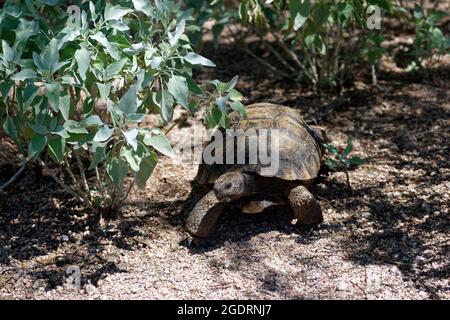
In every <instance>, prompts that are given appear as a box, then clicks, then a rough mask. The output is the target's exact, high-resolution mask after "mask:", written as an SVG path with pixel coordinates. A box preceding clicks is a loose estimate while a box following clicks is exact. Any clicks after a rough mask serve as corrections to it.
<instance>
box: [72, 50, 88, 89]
mask: <svg viewBox="0 0 450 320" xmlns="http://www.w3.org/2000/svg"><path fill="white" fill-rule="evenodd" d="M75 60H76V61H77V65H78V73H79V75H80V77H81V79H82V80H83V81H84V80H86V72H87V71H88V70H89V65H90V63H91V52H90V51H89V50H88V49H87V48H86V47H84V46H83V47H81V48H80V49H78V50H77V51H75Z"/></svg>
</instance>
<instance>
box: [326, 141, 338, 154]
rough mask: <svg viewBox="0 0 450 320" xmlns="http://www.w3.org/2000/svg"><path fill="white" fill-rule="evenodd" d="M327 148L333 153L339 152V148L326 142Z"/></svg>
mask: <svg viewBox="0 0 450 320" xmlns="http://www.w3.org/2000/svg"><path fill="white" fill-rule="evenodd" d="M324 147H325V149H327V151H328V152H330V153H332V154H338V151H337V148H336V147H335V146H333V145H332V144H328V143H326V144H324Z"/></svg>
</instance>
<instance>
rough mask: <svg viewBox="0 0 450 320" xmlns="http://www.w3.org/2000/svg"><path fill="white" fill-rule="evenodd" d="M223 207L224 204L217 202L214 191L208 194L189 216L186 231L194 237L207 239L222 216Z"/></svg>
mask: <svg viewBox="0 0 450 320" xmlns="http://www.w3.org/2000/svg"><path fill="white" fill-rule="evenodd" d="M224 206H225V204H224V203H221V202H219V201H218V200H217V198H216V195H215V194H214V191H210V192H208V193H207V194H206V195H205V196H203V198H201V199H200V200H199V201H198V202H197V204H196V205H195V207H194V209H192V211H191V213H190V214H189V217H188V219H187V221H186V229H187V231H188V232H189V233H190V234H191V235H193V236H195V237H198V238H208V237H209V235H210V234H211V232H212V231H213V230H214V227H215V226H216V224H217V221H218V220H219V218H220V216H221V215H222V212H223V208H224Z"/></svg>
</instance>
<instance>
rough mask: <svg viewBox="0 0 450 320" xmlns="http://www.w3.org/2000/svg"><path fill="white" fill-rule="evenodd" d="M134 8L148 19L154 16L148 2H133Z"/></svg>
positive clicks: (135, 0) (142, 0)
mask: <svg viewBox="0 0 450 320" xmlns="http://www.w3.org/2000/svg"><path fill="white" fill-rule="evenodd" d="M132 1H133V5H134V8H135V9H136V10H137V11H141V12H143V13H144V14H145V15H146V16H147V17H151V16H152V14H153V9H152V6H151V5H150V1H148V0H132Z"/></svg>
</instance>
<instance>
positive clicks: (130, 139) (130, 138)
mask: <svg viewBox="0 0 450 320" xmlns="http://www.w3.org/2000/svg"><path fill="white" fill-rule="evenodd" d="M122 133H123V135H124V136H125V139H126V140H127V143H128V144H129V145H130V146H131V147H132V148H133V150H134V151H136V150H137V139H136V138H137V135H138V130H137V129H136V128H133V129H130V130H128V131H122Z"/></svg>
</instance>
